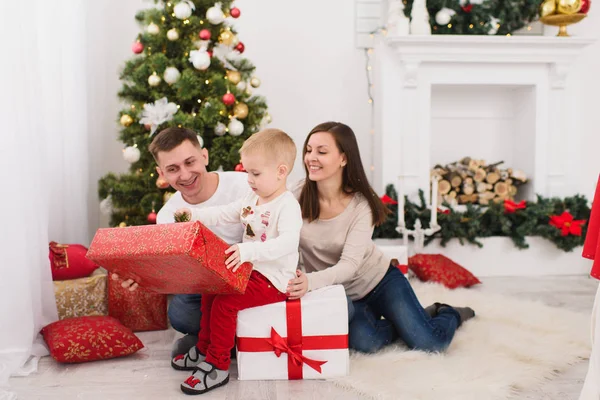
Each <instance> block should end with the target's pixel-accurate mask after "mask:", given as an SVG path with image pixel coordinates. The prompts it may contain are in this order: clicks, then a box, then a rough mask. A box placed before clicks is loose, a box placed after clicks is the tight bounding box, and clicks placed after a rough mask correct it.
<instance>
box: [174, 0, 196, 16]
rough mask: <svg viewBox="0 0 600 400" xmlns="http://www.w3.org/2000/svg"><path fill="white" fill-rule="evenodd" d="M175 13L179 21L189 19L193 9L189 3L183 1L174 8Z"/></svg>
mask: <svg viewBox="0 0 600 400" xmlns="http://www.w3.org/2000/svg"><path fill="white" fill-rule="evenodd" d="M173 12H174V13H175V17H177V18H178V19H188V18H189V17H190V15H192V7H190V5H189V4H188V2H187V1H181V2H179V3H177V4H176V5H175V7H173Z"/></svg>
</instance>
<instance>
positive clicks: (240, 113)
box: [233, 103, 248, 119]
mask: <svg viewBox="0 0 600 400" xmlns="http://www.w3.org/2000/svg"><path fill="white" fill-rule="evenodd" d="M233 115H235V117H236V118H237V119H244V118H246V117H247V116H248V106H247V105H246V103H237V104H236V105H235V106H234V107H233Z"/></svg>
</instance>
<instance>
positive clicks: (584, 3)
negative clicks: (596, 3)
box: [579, 0, 592, 14]
mask: <svg viewBox="0 0 600 400" xmlns="http://www.w3.org/2000/svg"><path fill="white" fill-rule="evenodd" d="M591 5H592V2H591V0H581V8H580V9H579V12H580V13H582V14H587V13H588V11H590V6H591Z"/></svg>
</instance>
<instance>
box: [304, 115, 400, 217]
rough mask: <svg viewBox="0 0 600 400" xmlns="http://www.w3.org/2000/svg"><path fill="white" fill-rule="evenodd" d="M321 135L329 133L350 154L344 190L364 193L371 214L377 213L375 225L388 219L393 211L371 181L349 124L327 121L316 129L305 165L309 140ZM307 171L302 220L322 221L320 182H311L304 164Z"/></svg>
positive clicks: (348, 155) (314, 129)
mask: <svg viewBox="0 0 600 400" xmlns="http://www.w3.org/2000/svg"><path fill="white" fill-rule="evenodd" d="M317 132H329V133H330V134H331V135H332V136H333V138H334V139H335V143H336V145H337V148H338V150H339V151H340V153H343V154H345V155H346V160H347V161H346V166H345V167H344V170H343V172H342V190H343V191H344V192H345V193H347V194H351V193H357V192H358V193H360V194H362V195H363V196H364V197H365V199H367V201H368V202H369V206H370V207H371V213H372V214H373V225H375V226H379V225H381V224H383V223H384V222H385V220H386V216H387V214H389V213H390V210H389V209H388V208H387V207H386V206H385V205H384V204H383V203H382V202H381V199H380V198H379V196H377V194H376V193H375V191H374V190H373V188H371V185H369V181H368V180H367V175H366V174H365V169H364V168H363V165H362V161H361V159H360V151H359V150H358V143H357V142H356V135H354V132H353V131H352V129H351V128H350V127H349V126H348V125H344V124H342V123H340V122H324V123H322V124H319V125H317V126H315V127H314V128H313V129H312V130H311V131H310V133H309V134H308V136H307V137H306V141H305V142H304V148H303V149H302V161H303V163H304V157H305V156H306V147H307V146H308V140H309V139H310V137H311V136H312V135H313V134H314V133H317ZM304 171H305V172H306V176H307V178H306V182H305V183H304V186H303V187H302V192H300V208H301V209H302V218H305V219H308V222H312V221H314V220H316V219H317V218H319V214H320V212H321V210H320V209H319V193H318V189H317V183H316V182H314V181H311V180H310V179H308V168H307V167H306V164H304Z"/></svg>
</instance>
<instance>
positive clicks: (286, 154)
mask: <svg viewBox="0 0 600 400" xmlns="http://www.w3.org/2000/svg"><path fill="white" fill-rule="evenodd" d="M240 155H241V159H242V164H243V165H244V168H245V169H246V171H247V172H248V184H249V185H250V189H252V190H251V191H249V192H248V194H247V195H246V196H244V197H243V198H241V199H240V200H238V201H236V202H233V203H230V204H228V205H225V206H221V207H209V208H204V209H194V210H193V211H190V210H189V209H187V208H182V209H179V210H178V211H177V213H178V214H187V216H188V217H191V219H192V220H199V221H201V222H202V223H204V224H205V225H219V224H234V223H238V224H239V223H242V225H243V227H244V235H243V239H242V243H240V244H236V245H233V246H231V247H230V248H228V249H227V250H226V251H225V253H226V254H228V255H229V257H228V258H227V260H226V262H225V263H226V266H227V268H228V269H231V270H232V271H233V272H236V271H237V269H238V267H239V266H240V264H241V263H244V262H246V261H249V262H251V263H253V265H254V268H253V271H252V274H251V275H250V280H249V282H248V286H247V288H246V292H245V293H244V294H234V295H204V296H202V318H201V320H200V334H199V336H198V344H197V345H196V346H195V347H192V348H191V349H190V350H189V351H188V353H187V354H181V355H178V356H176V357H175V358H173V360H172V361H171V365H172V367H173V368H175V369H178V370H194V373H193V374H192V375H191V376H190V377H188V378H187V379H186V380H185V382H184V383H182V384H181V390H182V391H183V392H184V393H187V394H202V393H206V392H208V391H210V390H212V389H215V388H217V387H219V386H223V385H225V384H226V383H227V382H229V372H228V370H229V365H230V363H231V360H230V350H231V349H232V348H233V346H234V344H235V342H234V340H235V331H236V323H237V314H238V312H239V311H240V310H243V309H246V308H250V307H258V306H262V305H265V304H270V303H275V302H278V301H283V300H285V299H286V298H287V295H286V287H287V284H288V281H289V280H290V279H292V278H294V277H295V272H296V266H297V264H298V245H299V240H300V229H301V228H302V214H301V212H300V205H299V204H298V202H297V201H296V199H295V197H294V195H293V194H292V193H291V192H289V191H288V190H287V189H286V179H287V177H288V175H289V173H290V172H291V170H292V167H293V165H294V160H295V158H296V146H295V145H294V141H293V140H292V139H291V138H290V137H289V136H288V135H287V134H286V133H285V132H282V131H280V130H277V129H266V130H263V131H260V132H258V133H256V134H254V135H252V136H250V138H248V140H246V141H245V142H244V145H243V146H242V148H241V149H240Z"/></svg>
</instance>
